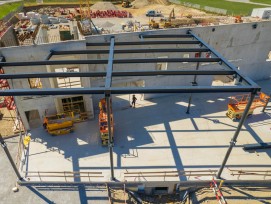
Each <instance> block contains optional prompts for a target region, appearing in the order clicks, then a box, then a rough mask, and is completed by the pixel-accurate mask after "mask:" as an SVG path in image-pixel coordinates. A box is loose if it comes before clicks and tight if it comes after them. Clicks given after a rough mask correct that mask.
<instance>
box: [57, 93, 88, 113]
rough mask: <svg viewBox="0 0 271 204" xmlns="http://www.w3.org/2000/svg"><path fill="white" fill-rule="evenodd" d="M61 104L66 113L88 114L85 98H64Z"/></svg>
mask: <svg viewBox="0 0 271 204" xmlns="http://www.w3.org/2000/svg"><path fill="white" fill-rule="evenodd" d="M61 102H62V107H63V111H64V112H74V113H84V112H86V110H85V103H84V97H83V96H76V97H70V98H62V99H61Z"/></svg>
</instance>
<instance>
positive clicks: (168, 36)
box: [139, 34, 194, 38]
mask: <svg viewBox="0 0 271 204" xmlns="http://www.w3.org/2000/svg"><path fill="white" fill-rule="evenodd" d="M193 37H194V36H193V35H191V34H164V35H154V34H153V35H148V34H139V38H193Z"/></svg>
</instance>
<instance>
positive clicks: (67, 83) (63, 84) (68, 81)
mask: <svg viewBox="0 0 271 204" xmlns="http://www.w3.org/2000/svg"><path fill="white" fill-rule="evenodd" d="M55 72H79V68H78V67H69V68H67V67H63V68H56V69H55ZM56 80H57V87H58V88H81V87H82V83H81V78H80V77H57V79H56Z"/></svg>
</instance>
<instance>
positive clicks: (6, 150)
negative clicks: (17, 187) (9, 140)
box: [0, 134, 23, 180]
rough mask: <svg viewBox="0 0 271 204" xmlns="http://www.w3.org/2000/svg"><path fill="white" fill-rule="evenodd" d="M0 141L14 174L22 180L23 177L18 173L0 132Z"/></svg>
mask: <svg viewBox="0 0 271 204" xmlns="http://www.w3.org/2000/svg"><path fill="white" fill-rule="evenodd" d="M0 143H1V146H2V147H3V149H4V151H5V153H6V155H7V158H8V160H9V162H10V164H11V166H12V168H13V170H14V172H15V174H16V176H17V177H18V179H19V180H22V179H23V178H22V176H21V175H20V173H19V171H18V169H17V167H16V164H15V163H14V161H13V159H12V157H11V155H10V153H9V150H8V147H7V144H6V143H5V141H4V139H3V137H2V135H1V134H0Z"/></svg>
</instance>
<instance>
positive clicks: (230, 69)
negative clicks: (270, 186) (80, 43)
mask: <svg viewBox="0 0 271 204" xmlns="http://www.w3.org/2000/svg"><path fill="white" fill-rule="evenodd" d="M138 37H139V39H140V41H135V42H116V41H115V37H114V36H111V37H110V40H109V42H103V43H96V42H95V43H86V45H87V46H98V47H103V46H109V50H108V49H99V50H73V51H56V50H52V51H51V52H50V53H49V54H48V56H46V57H45V58H44V60H42V61H30V62H5V59H4V56H2V57H0V67H3V68H4V67H11V66H12V67H14V66H37V65H63V64H65V65H67V64H107V69H106V72H77V73H72V72H71V73H63V72H62V73H56V72H55V73H23V74H4V75H1V76H0V78H2V79H23V78H34V77H39V78H48V77H105V86H104V87H91V88H80V89H78V88H71V89H61V88H50V89H39V90H37V89H10V90H5V91H1V92H0V96H29V95H75V94H76V95H78V94H104V95H105V98H106V106H107V110H109V111H107V114H108V118H110V110H111V108H110V106H111V105H110V97H111V95H112V94H126V93H191V94H192V93H217V92H249V93H251V97H250V100H249V102H248V104H247V106H246V109H245V111H244V114H243V116H242V118H241V120H240V122H239V124H238V127H237V129H236V131H235V134H234V136H233V138H232V140H231V142H230V145H229V148H228V150H227V153H226V155H225V158H224V160H223V162H222V164H221V167H220V169H219V171H218V174H217V178H218V179H220V178H221V174H222V171H223V169H224V167H225V165H226V163H227V160H228V158H229V156H230V153H231V151H232V149H233V147H234V146H235V143H236V141H237V138H238V135H239V133H240V130H241V127H242V125H243V123H244V121H245V118H246V116H247V114H248V111H249V109H250V106H251V104H252V102H253V99H254V97H255V95H256V94H257V92H258V91H260V87H259V86H258V85H257V84H256V83H255V82H253V81H252V80H251V79H250V78H248V77H246V76H244V75H242V73H240V71H239V70H238V69H237V68H236V67H235V66H234V65H232V64H231V63H229V62H228V61H227V60H226V59H225V58H224V57H222V56H221V55H220V54H219V53H218V52H217V51H216V50H214V49H213V48H212V47H211V46H209V45H208V44H207V43H206V42H204V41H203V40H202V39H201V38H200V37H198V36H197V35H196V34H195V33H193V32H192V31H191V30H188V31H187V34H179V35H170V34H169V35H165V34H163V35H157V34H139V36H138ZM185 38H188V39H189V40H179V39H185ZM147 39H163V40H147ZM164 39H171V40H164ZM172 39H178V40H172ZM169 44H171V45H177V44H181V45H196V46H198V47H197V48H162V49H130V47H129V49H115V47H116V46H137V45H153V46H154V45H169ZM153 52H157V53H161V52H165V53H173V52H176V53H180V52H197V53H199V57H195V58H145V59H115V58H114V55H115V54H127V53H153ZM204 52H207V53H210V54H212V58H202V57H201V54H202V53H204ZM75 54H108V59H99V60H97V59H96V60H50V59H51V57H53V56H57V55H75ZM159 62H175V63H176V62H193V63H197V67H196V70H178V71H171V70H166V71H125V72H118V71H114V70H113V65H115V64H130V63H159ZM200 62H217V63H219V64H220V65H223V66H225V67H227V70H199V67H200ZM157 75H175V76H177V75H180V76H183V75H193V76H194V81H193V83H194V84H192V85H191V86H159V87H136V88H135V87H112V86H111V84H112V80H113V77H125V76H157ZM198 75H233V77H234V78H235V79H236V80H238V81H239V82H240V83H241V84H242V85H240V86H200V85H198V84H197V83H196V79H197V76H198ZM191 99H192V98H191V97H190V99H189V104H190V103H191ZM189 107H190V106H188V113H189ZM108 125H109V128H108V129H109V145H108V147H109V155H110V169H111V180H112V181H113V180H115V177H114V166H113V138H112V132H111V125H112V124H110V120H109V121H108ZM1 143H2V146H3V147H6V145H5V144H4V141H2V142H1ZM8 158H9V160H12V159H11V158H10V157H8ZM12 162H13V161H11V163H12ZM15 173H16V174H17V177H18V179H19V180H20V181H19V183H20V184H22V185H38V184H40V182H28V181H24V180H22V177H21V176H20V175H18V172H16V171H15ZM197 182H199V181H197ZM45 183H46V182H45ZM47 183H48V184H51V185H57V184H56V183H54V182H47ZM58 183H59V182H58ZM72 183H74V184H75V182H72ZM72 183H70V184H72ZM105 183H106V182H105ZM250 183H251V182H250ZM76 184H80V183H78V182H77V183H76ZM82 184H83V183H82ZM84 185H87V184H84ZM93 185H94V183H93ZM193 185H194V184H193Z"/></svg>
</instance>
